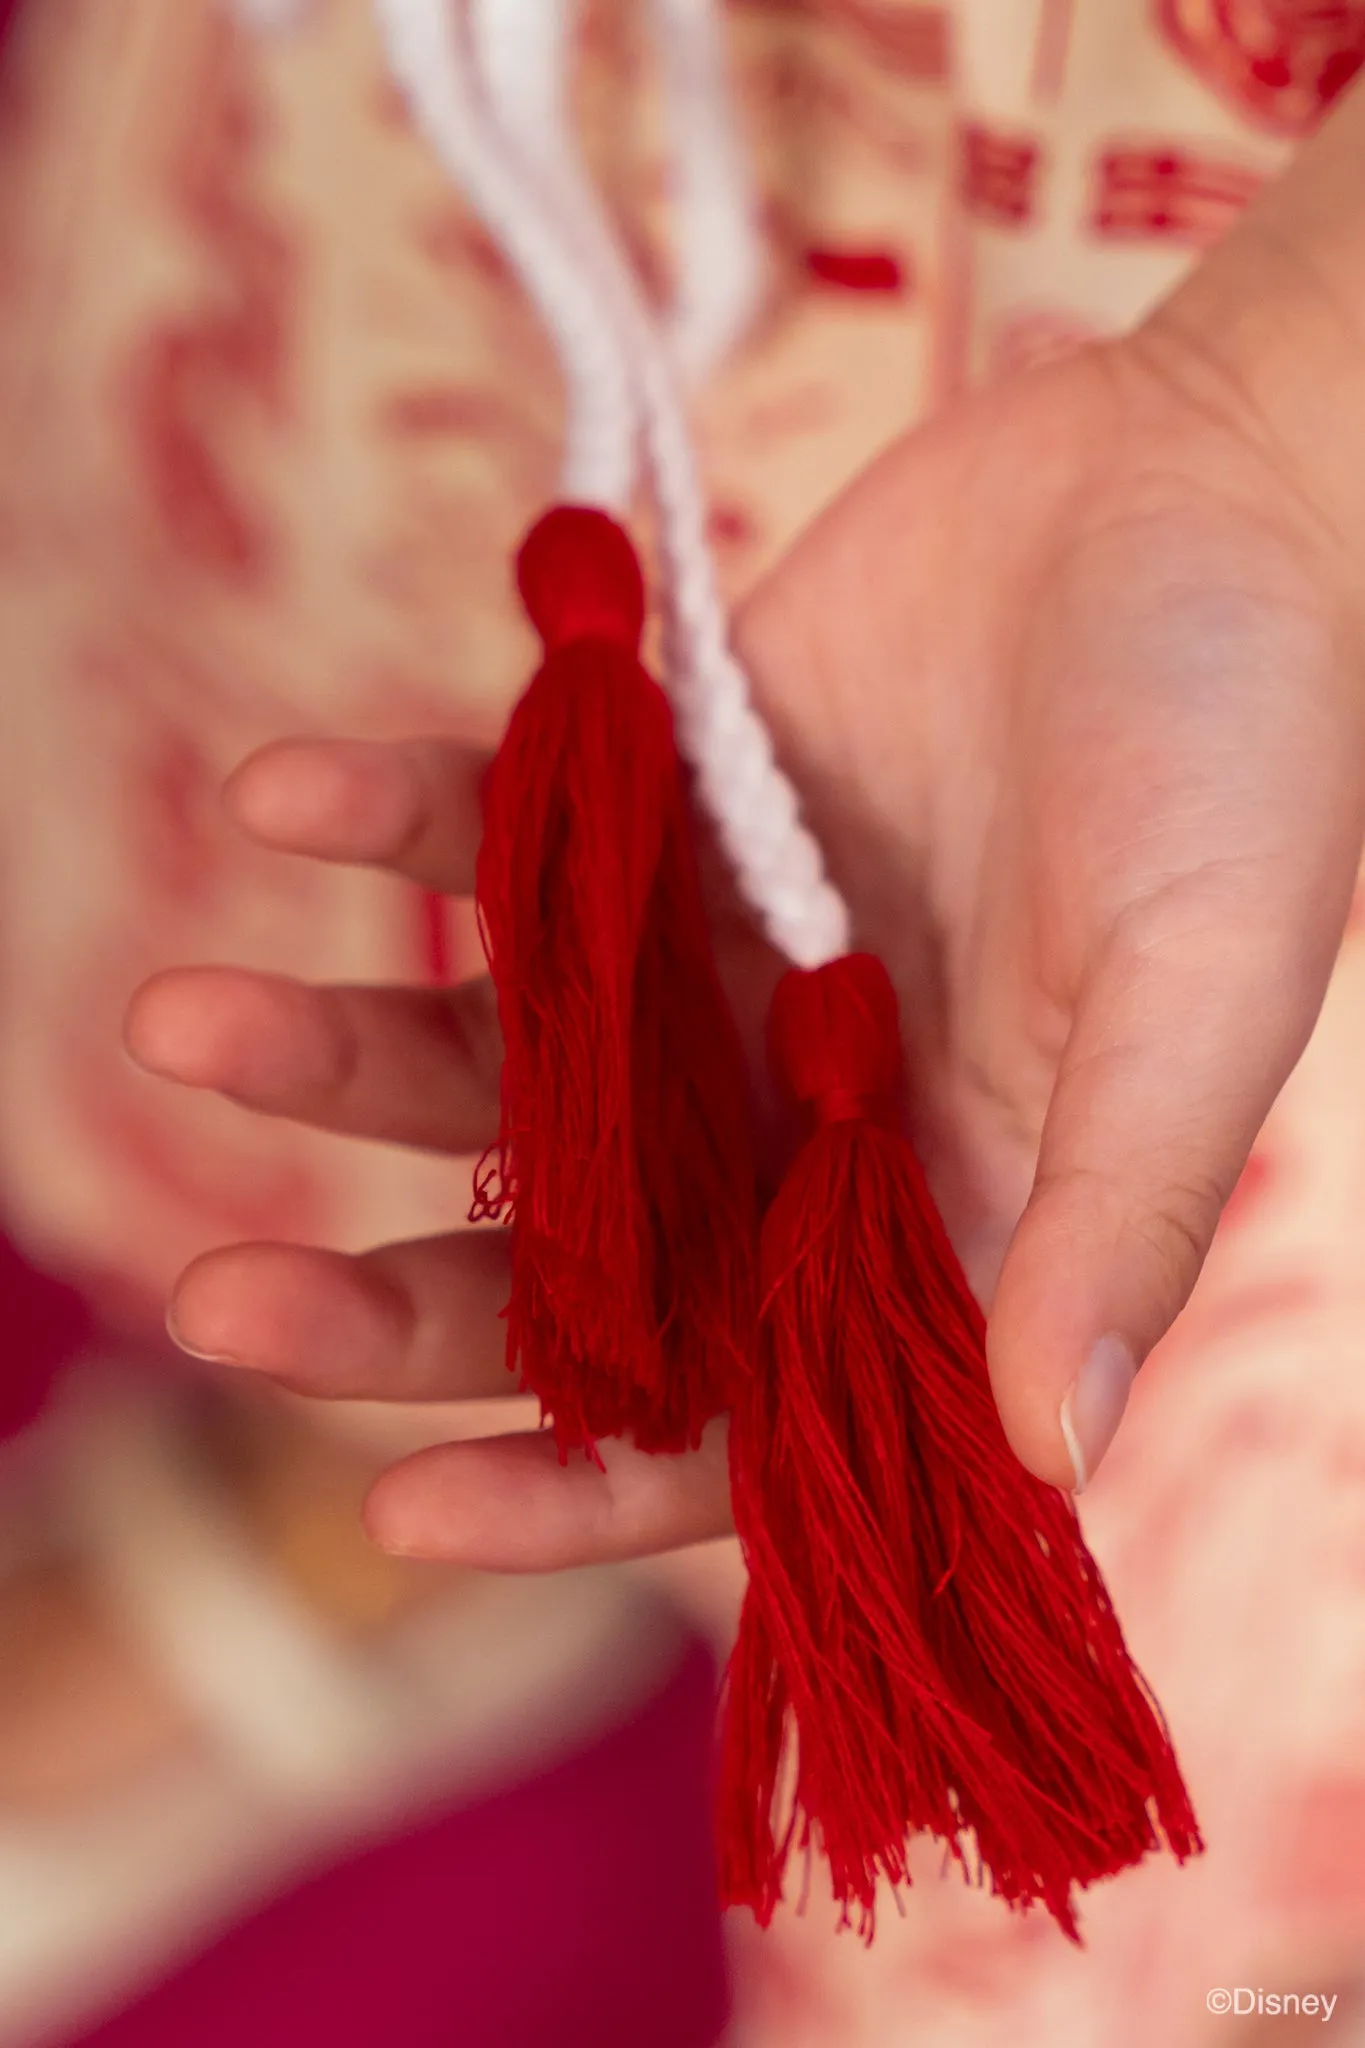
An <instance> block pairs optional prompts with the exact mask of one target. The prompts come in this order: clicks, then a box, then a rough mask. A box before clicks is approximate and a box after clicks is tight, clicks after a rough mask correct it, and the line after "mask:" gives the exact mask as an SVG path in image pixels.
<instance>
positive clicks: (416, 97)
mask: <svg viewBox="0 0 1365 2048" xmlns="http://www.w3.org/2000/svg"><path fill="white" fill-rule="evenodd" d="M374 7H375V14H376V16H377V18H378V21H379V26H380V31H381V33H382V35H383V38H384V43H385V47H386V49H387V52H388V57H389V63H390V66H391V68H392V70H393V73H394V76H395V78H396V79H397V81H398V84H399V85H400V87H401V88H402V90H403V93H404V95H405V97H406V98H407V101H408V104H409V106H410V107H411V109H412V111H413V114H414V116H415V118H416V120H417V122H418V124H419V126H420V127H421V129H422V130H423V132H424V133H425V135H426V137H427V139H428V141H429V142H430V143H431V144H432V146H433V148H434V149H435V150H436V153H437V155H438V157H439V158H440V160H441V162H442V164H443V165H444V167H445V169H446V171H447V172H448V173H449V175H450V177H451V178H452V179H453V180H454V182H455V183H456V184H457V185H459V186H460V188H461V189H462V191H463V192H464V193H465V195H466V197H467V198H468V200H469V202H470V204H471V206H472V207H473V208H474V210H475V212H476V213H477V214H478V215H479V217H480V219H481V220H482V221H483V224H484V226H485V227H486V228H487V230H488V232H489V233H490V234H491V235H492V236H493V238H494V240H495V241H496V242H497V244H498V246H499V248H500V249H501V250H502V251H503V253H504V254H505V255H506V257H507V258H508V261H509V262H510V263H511V264H512V266H513V268H514V269H515V270H516V272H517V274H518V276H519V277H520V279H521V282H522V284H523V286H524V288H525V290H526V292H527V294H528V296H529V297H530V299H531V301H532V303H533V304H534V305H535V307H536V309H537V311H538V312H539V314H540V316H541V318H542V320H543V321H544V323H545V325H546V327H547V328H548V329H549V332H550V337H551V339H552V341H553V342H554V345H555V349H556V352H557V354H558V357H559V362H560V368H561V371H562V374H563V377H564V383H565V387H566V415H567V417H566V427H565V443H566V445H565V453H564V462H563V469H562V473H561V480H560V491H561V495H562V496H563V498H564V499H565V500H566V501H568V502H569V503H572V504H579V505H599V506H603V507H605V508H606V509H608V510H610V511H613V512H624V511H625V509H626V507H627V506H628V504H629V502H630V499H631V497H632V495H633V490H634V484H635V478H636V461H637V457H636V447H637V420H636V405H635V401H634V397H633V393H632V388H631V379H630V373H629V367H628V364H627V362H626V360H625V358H624V353H623V350H622V348H621V346H620V344H619V342H618V340H617V338H616V335H615V333H614V331H613V329H612V326H611V323H610V321H608V320H605V319H604V318H603V317H602V313H601V310H600V308H599V307H598V305H597V303H596V299H597V293H596V289H595V286H594V284H593V282H592V280H591V278H590V277H589V276H588V275H587V274H586V272H585V270H584V267H583V265H582V263H581V261H580V260H579V258H578V255H577V253H576V251H575V249H574V247H573V245H572V243H571V242H570V241H568V240H567V239H566V238H565V237H564V235H563V234H562V233H561V232H560V229H559V226H558V224H557V222H556V221H555V220H554V219H553V218H552V217H551V215H550V213H549V211H548V209H547V208H546V206H545V204H544V202H543V198H542V195H541V194H540V193H538V192H537V190H536V189H535V186H534V183H533V181H532V180H531V179H530V178H529V176H528V174H527V171H526V168H525V166H524V165H523V164H522V163H521V162H519V160H518V157H517V153H516V152H515V151H514V150H510V149H509V148H508V147H507V142H506V139H505V137H504V135H503V134H502V132H501V130H500V128H499V126H498V124H497V123H496V122H495V121H494V120H493V119H492V117H491V115H490V113H489V110H488V107H487V104H486V101H485V99H484V95H483V93H482V91H481V90H480V89H479V82H478V79H477V75H476V72H475V67H474V61H473V57H472V52H471V49H470V44H469V38H468V23H467V21H466V20H465V18H464V14H463V10H462V9H461V8H459V7H458V6H456V5H454V4H452V0H374Z"/></svg>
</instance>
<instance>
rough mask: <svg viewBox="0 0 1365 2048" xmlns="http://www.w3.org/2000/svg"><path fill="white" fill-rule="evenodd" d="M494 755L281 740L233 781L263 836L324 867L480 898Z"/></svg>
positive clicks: (249, 821)
mask: <svg viewBox="0 0 1365 2048" xmlns="http://www.w3.org/2000/svg"><path fill="white" fill-rule="evenodd" d="M487 763H488V755H487V753H486V752H484V751H482V750H480V749H478V748H476V747H472V746H468V745H465V744H463V743H461V742H460V741H457V740H451V739H411V740H388V741H385V740H348V739H286V740H275V741H273V742H272V743H271V745H269V746H268V747H262V748H260V750H259V751H258V752H256V753H254V754H250V755H248V757H247V759H246V760H245V761H243V762H242V763H241V765H240V767H238V768H236V769H235V770H234V771H233V773H232V774H231V775H230V776H229V777H228V780H227V783H226V785H225V787H224V791H223V800H224V802H225V803H226V805H227V807H228V810H229V812H230V813H231V815H232V816H233V817H234V818H235V819H236V820H237V822H238V823H239V824H240V825H242V826H243V827H244V828H245V830H246V831H248V832H249V833H250V834H251V835H252V837H253V838H255V839H260V840H263V841H264V842H265V844H266V845H267V846H273V847H277V848H279V849H280V850H281V851H282V852H285V853H304V854H310V855H311V856H312V857H313V858H314V859H316V860H332V861H350V862H354V863H356V864H358V865H361V866H365V867H382V868H388V869H391V870H392V871H393V873H395V874H399V875H406V876H407V877H408V878H409V879H410V880H411V881H414V882H418V883H420V884H421V886H422V887H423V888H424V889H436V890H439V891H441V893H442V894H443V895H447V896H470V895H472V894H473V891H474V860H475V855H476V854H477V852H478V845H479V835H480V832H481V830H482V823H481V817H480V805H479V785H480V781H481V779H482V776H483V772H484V769H485V767H486V766H487Z"/></svg>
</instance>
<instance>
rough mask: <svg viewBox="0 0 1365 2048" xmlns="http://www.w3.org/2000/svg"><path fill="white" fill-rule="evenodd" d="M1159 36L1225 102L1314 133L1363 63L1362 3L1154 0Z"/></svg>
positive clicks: (1257, 117)
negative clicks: (1161, 36)
mask: <svg viewBox="0 0 1365 2048" xmlns="http://www.w3.org/2000/svg"><path fill="white" fill-rule="evenodd" d="M1156 7H1157V20H1158V23H1159V25H1160V29H1161V32H1162V34H1163V35H1164V36H1165V37H1166V39H1167V41H1168V42H1169V43H1170V44H1171V45H1172V47H1173V48H1174V49H1176V50H1177V51H1178V52H1179V54H1180V55H1181V57H1182V58H1184V60H1185V62H1186V63H1187V64H1189V65H1190V66H1191V68H1192V69H1193V70H1195V71H1197V72H1198V74H1199V76H1200V77H1201V78H1202V79H1203V80H1204V82H1205V84H1206V85H1208V86H1209V87H1210V88H1211V89H1212V90H1213V91H1214V92H1216V93H1217V94H1218V95H1219V97H1220V98H1222V99H1225V100H1230V101H1232V103H1233V104H1234V105H1235V106H1237V107H1239V108H1240V109H1241V111H1242V112H1243V113H1244V114H1246V115H1247V116H1248V117H1249V118H1250V119H1251V120H1252V121H1254V122H1256V123H1257V124H1259V125H1260V126H1262V127H1264V128H1268V129H1269V130H1271V132H1272V133H1274V134H1276V135H1288V136H1301V135H1308V134H1311V132H1312V130H1313V129H1314V128H1316V126H1317V125H1318V122H1319V121H1320V120H1321V119H1322V116H1323V115H1324V113H1325V112H1326V111H1327V109H1328V107H1330V106H1331V104H1332V102H1333V100H1334V99H1336V97H1337V95H1338V94H1339V93H1340V92H1341V91H1342V90H1343V89H1344V87H1345V86H1347V85H1348V84H1349V83H1350V81H1351V80H1352V79H1353V78H1354V77H1355V74H1356V72H1357V71H1358V70H1359V69H1360V66H1361V62H1362V60H1365V4H1362V0H1156Z"/></svg>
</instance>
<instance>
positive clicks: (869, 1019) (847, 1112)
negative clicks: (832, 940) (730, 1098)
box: [768, 953, 902, 1127]
mask: <svg viewBox="0 0 1365 2048" xmlns="http://www.w3.org/2000/svg"><path fill="white" fill-rule="evenodd" d="M768 1058H769V1061H770V1063H771V1065H772V1069H773V1073H774V1074H775V1076H776V1078H777V1079H778V1081H779V1082H780V1083H781V1085H782V1086H783V1087H784V1088H785V1089H786V1091H787V1093H788V1094H789V1095H790V1096H791V1097H792V1099H793V1100H794V1101H796V1102H800V1103H805V1104H808V1105H809V1106H810V1108H811V1109H812V1110H813V1112H814V1114H815V1119H816V1122H817V1123H818V1124H835V1123H851V1122H864V1121H865V1122H868V1123H878V1124H884V1125H888V1126H892V1127H894V1125H895V1121H896V1103H897V1098H898V1094H899V1087H900V1077H901V1058H902V1054H901V1039H900V1008H899V1005H898V1004H897V1001H896V992H895V990H894V989H893V988H892V986H891V980H890V977H889V975H888V974H887V971H886V969H885V968H884V967H883V966H882V964H881V961H880V960H877V959H874V957H873V956H872V954H871V953H845V954H844V955H843V957H842V958H841V959H838V960H831V961H830V962H829V963H828V965H827V966H824V967H816V968H812V969H809V970H806V969H803V968H798V967H793V968H790V969H789V970H788V972H787V973H786V974H784V975H783V977H782V979H781V981H780V982H779V983H778V984H777V989H776V992H775V993H774V996H773V1002H772V1009H771V1011H770V1012H769V1016H768Z"/></svg>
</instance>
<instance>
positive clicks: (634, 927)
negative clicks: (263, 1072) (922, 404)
mask: <svg viewBox="0 0 1365 2048" xmlns="http://www.w3.org/2000/svg"><path fill="white" fill-rule="evenodd" d="M517 575H518V583H519V586H520V589H521V594H522V597H523V600H524V602H525V604H526V608H527V611H528V612H529V614H530V616H531V619H532V621H533V623H534V624H535V626H536V628H537V630H538V631H539V633H540V634H541V637H542V639H543V640H544V643H545V659H544V662H543V664H542V666H541V668H540V670H539V672H538V674H537V675H536V676H535V678H534V680H533V681H532V683H531V685H530V687H529V688H528V690H527V691H526V693H525V695H524V696H523V697H522V699H521V701H520V702H519V703H518V704H517V706H516V708H515V710H514V711H513V713H512V718H511V722H510V724H509V725H508V729H507V734H506V737H505V738H504V740H503V743H502V746H501V748H500V750H499V752H498V755H497V757H496V759H495V760H494V762H493V764H492V767H491V768H490V770H489V772H488V777H487V780H486V784H485V788H484V836H483V844H482V847H481V850H480V854H479V862H478V874H477V895H478V904H479V912H480V917H481V920H482V925H483V933H484V942H485V946H486V948H487V952H488V959H489V966H490V970H491V972H492V976H493V980H494V983H495V985H496V988H497V994H498V1007H499V1014H500V1016H501V1020H502V1031H503V1040H504V1062H503V1077H502V1123H501V1133H500V1139H499V1143H498V1145H497V1146H496V1147H494V1148H493V1152H492V1154H490V1155H489V1157H488V1158H486V1159H485V1161H484V1162H483V1164H482V1166H481V1168H480V1172H479V1175H478V1176H477V1178H476V1183H475V1202H474V1209H473V1211H472V1212H471V1213H472V1216H473V1217H474V1218H475V1219H477V1218H479V1217H481V1216H489V1215H496V1216H504V1217H506V1216H508V1215H510V1214H512V1213H513V1212H514V1216H515V1222H516V1238H515V1246H514V1252H513V1281H512V1297H511V1301H510V1303H509V1305H508V1310H507V1318H508V1336H507V1343H508V1363H509V1365H511V1366H512V1367H513V1368H514V1369H515V1370H518V1371H519V1372H520V1373H521V1376H522V1381H523V1384H524V1385H526V1386H528V1387H529V1388H530V1389H531V1390H532V1391H533V1392H534V1393H536V1394H537V1395H538V1396H539V1398H540V1401H541V1404H542V1406H543V1408H544V1409H545V1411H546V1413H547V1414H549V1415H550V1416H552V1417H553V1420H554V1427H555V1433H556V1436H557V1438H558V1441H559V1445H560V1449H561V1452H562V1453H563V1452H567V1451H568V1449H570V1448H571V1447H575V1446H587V1447H588V1448H589V1449H590V1450H591V1447H592V1445H593V1443H594V1440H595V1439H596V1438H598V1437H602V1436H614V1435H618V1434H620V1433H623V1432H628V1433H629V1434H630V1435H632V1436H633V1437H634V1439H635V1441H636V1442H637V1443H638V1444H640V1446H641V1447H642V1448H643V1449H646V1450H651V1451H655V1450H658V1451H664V1450H667V1451H677V1450H682V1449H684V1448H686V1447H687V1446H688V1445H692V1444H695V1443H696V1442H697V1440H698V1438H699V1436H700V1434H701V1430H702V1427H703V1425H704V1424H705V1423H706V1422H707V1421H709V1419H710V1418H711V1417H712V1416H713V1415H715V1414H718V1413H719V1412H720V1411H721V1410H722V1409H724V1408H725V1407H727V1406H728V1405H729V1402H730V1399H731V1396H732V1393H733V1388H734V1384H735V1380H736V1376H737V1373H738V1371H739V1370H740V1369H741V1367H743V1366H744V1365H745V1364H747V1360H748V1357H749V1355H750V1352H751V1348H752V1318H753V1305H752V1265H753V1245H754V1236H755V1215H754V1189H753V1170H752V1165H751V1162H750V1150H749V1147H750V1140H749V1112H748V1101H747V1088H746V1083H745V1074H744V1062H743V1056H742V1053H741V1050H740V1046H739V1041H738V1038H737V1035H736V1032H735V1029H734V1025H733V1022H732V1021H731V1018H730V1015H729V1011H728V1009H727V1007H726V1004H725V1000H724V997H723V995H722V993H721V989H720V985H719V982H718V980H717V978H716V972H715V967H714V964H713V962H712V958H711V946H710V937H709V933H708V930H707V923H706V917H705V912H704V910H703V906H702V899H701V890H700V885H699V882H698V878H697V871H696V863H695V858H694V853H693V846H692V837H691V822H690V818H689V815H688V809H687V801H686V793H685V790H684V786H683V778H682V772H681V768H680V765H679V761H678V757H677V752H676V749H675V746H674V739H673V720H672V714H671V712H670V710H669V706H668V702H667V699H666V698H665V697H664V694H663V692H662V691H661V690H660V689H659V687H658V685H657V683H655V682H654V681H653V680H652V678H651V677H650V676H649V675H647V674H646V672H645V670H644V669H643V668H642V667H641V666H640V662H639V659H638V654H637V650H638V646H639V640H640V633H641V630H642V627H643V624H644V616H645V596H644V586H643V582H642V580H641V575H640V567H639V563H638V562H637V560H636V557H635V554H634V551H633V549H632V547H631V544H630V541H629V540H628V538H627V537H626V535H625V533H624V532H623V531H622V530H621V528H620V527H619V526H617V525H616V523H615V522H614V521H613V520H611V519H609V518H608V517H607V516H606V514H605V513H602V512H596V511H590V510H587V509H584V508H581V507H575V506H558V507H556V508H555V509H554V510H553V511H551V512H549V513H547V514H546V515H545V517H544V518H543V519H541V520H540V521H539V522H538V524H537V525H536V526H535V527H534V528H533V529H532V531H531V533H530V534H529V536H528V537H527V540H526V541H525V543H524V545H523V547H522V550H521V554H520V557H519V559H518V564H517Z"/></svg>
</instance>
